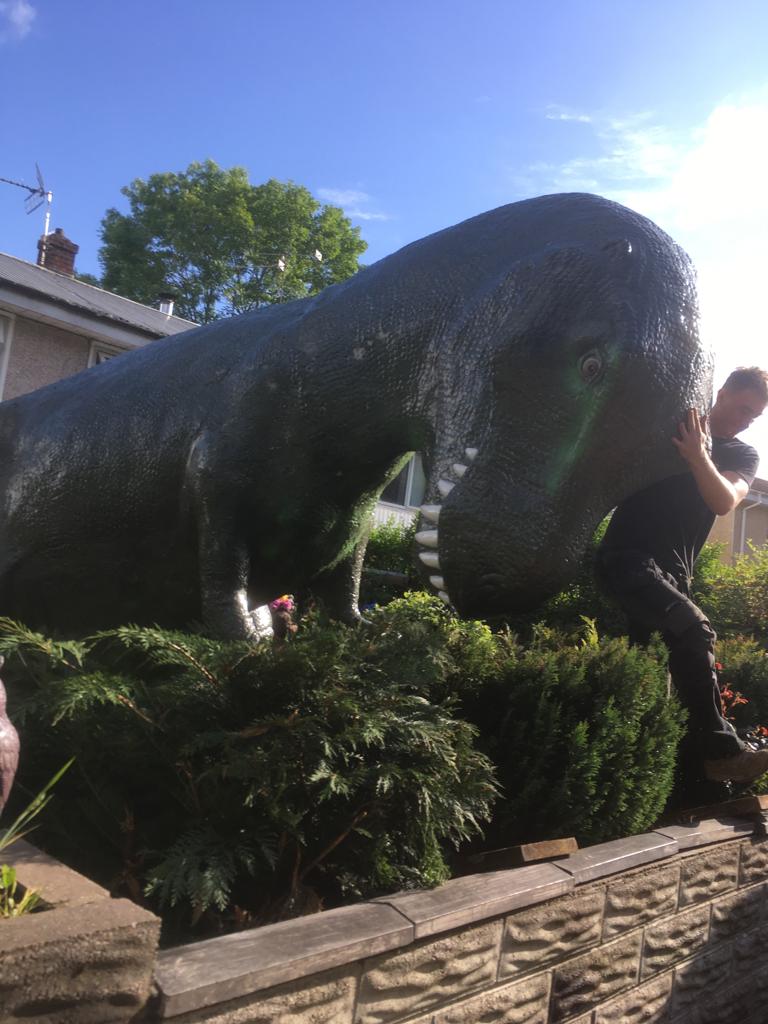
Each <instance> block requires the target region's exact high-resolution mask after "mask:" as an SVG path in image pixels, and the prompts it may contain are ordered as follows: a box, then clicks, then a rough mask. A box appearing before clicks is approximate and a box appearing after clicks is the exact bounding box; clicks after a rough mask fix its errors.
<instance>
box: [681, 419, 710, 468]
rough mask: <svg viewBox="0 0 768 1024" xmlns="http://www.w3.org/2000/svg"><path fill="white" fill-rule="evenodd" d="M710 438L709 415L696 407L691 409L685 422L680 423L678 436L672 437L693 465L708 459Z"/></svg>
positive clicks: (687, 460) (690, 464)
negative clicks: (708, 429) (704, 414)
mask: <svg viewBox="0 0 768 1024" xmlns="http://www.w3.org/2000/svg"><path fill="white" fill-rule="evenodd" d="M708 440H709V436H708V434H707V417H706V416H703V415H701V414H700V413H699V412H698V410H696V409H689V410H688V415H687V416H686V419H685V422H684V423H681V424H680V425H679V434H678V436H677V437H673V438H672V444H674V446H675V447H676V448H677V450H678V451H679V452H680V454H681V455H682V457H683V458H684V459H685V461H686V462H687V463H688V465H689V466H693V465H694V464H695V463H701V462H704V461H708V459H709V445H708Z"/></svg>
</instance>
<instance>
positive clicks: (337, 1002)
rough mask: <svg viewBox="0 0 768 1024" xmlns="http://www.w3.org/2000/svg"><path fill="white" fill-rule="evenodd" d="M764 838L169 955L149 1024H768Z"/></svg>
mask: <svg viewBox="0 0 768 1024" xmlns="http://www.w3.org/2000/svg"><path fill="white" fill-rule="evenodd" d="M760 831H761V826H760V825H759V824H758V825H755V823H754V822H753V821H750V820H747V819H732V820H729V819H726V818H717V819H711V820H704V821H695V822H692V823H691V824H689V825H683V826H669V827H666V828H663V827H662V828H660V829H659V830H658V831H657V832H651V833H647V834H646V835H642V836H633V837H631V838H628V839H621V840H617V841H615V842H612V843H605V844H602V845H599V846H594V847H590V848H587V849H584V850H580V851H579V852H578V853H576V854H573V855H572V856H571V857H569V858H566V859H562V860H558V861H556V862H552V863H546V864H536V865H529V866H526V867H522V868H515V869H512V870H509V871H496V872H492V873H488V874H483V875H474V876H468V877H464V878H457V879H454V880H452V881H450V882H448V883H446V884H445V885H443V886H440V887H439V888H437V889H435V890H430V891H414V892H406V893H402V894H399V895H395V896H391V897H385V898H383V899H381V900H378V901H375V902H373V903H368V904H361V905H358V906H355V907H345V908H341V909H339V910H330V911H326V912H325V913H323V914H317V915H313V916H312V917H309V918H301V919H299V920H294V921H286V922H283V923H280V924H276V925H269V926H266V927H264V928H259V929H256V930H254V931H250V932H241V933H239V934H236V935H230V936H224V937H222V938H219V939H211V940H208V941H207V942H201V943H196V944H193V945H189V946H184V947H180V948H177V949H169V950H165V951H163V952H161V953H160V954H159V956H158V960H157V965H156V970H155V985H156V991H157V1001H156V1002H155V1003H154V1004H153V1005H152V1006H151V1007H149V1008H148V1011H149V1012H148V1013H147V1017H146V1021H151V1022H156V1024H159V1022H161V1021H169V1022H171V1024H560V1022H562V1024H662V1022H665V1024H764V1022H765V1020H766V1016H765V999H766V996H768V946H767V944H766V939H767V938H768V885H767V884H766V882H767V881H768V840H766V839H765V838H764V836H762V835H760ZM753 832H754V834H753ZM144 1019H145V1018H142V1020H144Z"/></svg>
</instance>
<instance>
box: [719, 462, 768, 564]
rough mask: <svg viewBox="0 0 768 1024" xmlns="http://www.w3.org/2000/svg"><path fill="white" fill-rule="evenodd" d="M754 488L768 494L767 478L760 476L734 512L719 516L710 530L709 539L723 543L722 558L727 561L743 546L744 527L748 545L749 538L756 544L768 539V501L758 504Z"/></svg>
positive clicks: (730, 560) (762, 543) (760, 545)
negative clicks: (767, 502) (765, 503)
mask: <svg viewBox="0 0 768 1024" xmlns="http://www.w3.org/2000/svg"><path fill="white" fill-rule="evenodd" d="M755 492H757V493H759V494H765V495H768V481H766V480H763V479H761V478H759V477H758V478H757V479H756V480H755V482H754V484H753V485H752V488H751V491H750V494H749V496H748V497H747V498H746V499H745V500H744V501H743V502H742V503H741V504H740V505H739V507H738V508H737V509H735V511H733V512H729V513H728V515H727V516H718V517H717V519H716V520H715V525H714V526H713V527H712V530H711V532H710V534H709V537H708V538H707V539H708V540H710V541H712V542H713V543H716V544H722V545H723V550H722V553H721V558H722V560H723V561H724V562H728V563H730V562H733V560H734V558H735V557H737V555H738V554H739V553H740V552H741V550H742V529H743V530H744V541H745V545H744V546H745V548H746V550H749V546H748V542H750V541H751V542H752V544H754V545H755V546H756V547H762V546H763V545H764V544H766V543H768V505H755Z"/></svg>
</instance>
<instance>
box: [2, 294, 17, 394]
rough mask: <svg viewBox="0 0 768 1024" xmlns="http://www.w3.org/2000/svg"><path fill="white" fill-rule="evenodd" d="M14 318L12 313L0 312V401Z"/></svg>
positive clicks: (9, 352)
mask: <svg viewBox="0 0 768 1024" xmlns="http://www.w3.org/2000/svg"><path fill="white" fill-rule="evenodd" d="M15 325H16V317H15V316H14V315H13V313H5V312H0V401H2V399H3V394H4V393H5V376H6V373H7V372H8V360H9V359H10V356H11V341H12V340H13V329H14V327H15Z"/></svg>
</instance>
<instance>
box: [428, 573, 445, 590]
mask: <svg viewBox="0 0 768 1024" xmlns="http://www.w3.org/2000/svg"><path fill="white" fill-rule="evenodd" d="M429 582H430V583H431V584H432V586H433V587H434V588H435V590H445V580H444V579H443V577H442V576H430V577H429Z"/></svg>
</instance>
